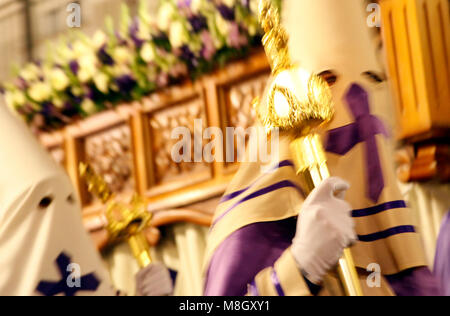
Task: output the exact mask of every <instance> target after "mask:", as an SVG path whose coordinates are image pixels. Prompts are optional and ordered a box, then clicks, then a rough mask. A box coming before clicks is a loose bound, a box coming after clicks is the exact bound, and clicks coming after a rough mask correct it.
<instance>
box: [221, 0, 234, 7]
mask: <svg viewBox="0 0 450 316" xmlns="http://www.w3.org/2000/svg"><path fill="white" fill-rule="evenodd" d="M222 2H223V3H224V4H225V5H226V6H227V7H229V8H232V7H234V5H235V4H236V0H222Z"/></svg>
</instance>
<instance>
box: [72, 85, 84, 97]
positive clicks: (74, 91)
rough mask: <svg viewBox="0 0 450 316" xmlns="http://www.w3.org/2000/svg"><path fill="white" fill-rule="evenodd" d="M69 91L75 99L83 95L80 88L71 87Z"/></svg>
mask: <svg viewBox="0 0 450 316" xmlns="http://www.w3.org/2000/svg"><path fill="white" fill-rule="evenodd" d="M70 91H71V92H72V94H73V95H74V96H76V97H79V96H81V95H82V94H83V89H81V88H80V87H72V89H70Z"/></svg>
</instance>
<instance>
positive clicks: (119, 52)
mask: <svg viewBox="0 0 450 316" xmlns="http://www.w3.org/2000/svg"><path fill="white" fill-rule="evenodd" d="M113 56H114V60H115V61H116V62H117V63H118V64H127V63H131V60H132V59H133V56H132V54H131V52H130V51H129V49H128V48H126V47H117V48H116V49H115V50H114V53H113Z"/></svg>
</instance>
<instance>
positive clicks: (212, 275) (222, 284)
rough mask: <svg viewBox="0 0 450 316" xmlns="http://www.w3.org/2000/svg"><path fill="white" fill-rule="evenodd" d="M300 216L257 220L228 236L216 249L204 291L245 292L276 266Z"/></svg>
mask: <svg viewBox="0 0 450 316" xmlns="http://www.w3.org/2000/svg"><path fill="white" fill-rule="evenodd" d="M296 225H297V220H296V219H295V218H290V219H287V220H284V221H278V222H269V223H256V224H252V225H249V226H246V227H244V228H242V229H240V230H238V231H236V232H234V233H233V234H232V235H231V236H229V237H228V238H227V239H226V240H225V241H224V242H223V243H222V244H221V245H220V246H219V247H218V248H217V250H216V252H215V253H214V256H213V258H212V259H211V262H210V266H209V269H208V273H207V276H206V287H205V295H207V296H244V295H245V294H246V293H247V285H249V284H251V283H252V282H253V279H254V278H255V276H256V275H257V274H258V273H259V272H260V271H261V270H264V269H265V268H268V267H270V266H273V265H274V263H275V262H276V261H277V259H278V258H280V257H281V255H282V254H283V252H284V251H285V250H286V249H287V248H288V247H289V246H290V245H291V243H292V239H293V238H294V236H295V230H296Z"/></svg>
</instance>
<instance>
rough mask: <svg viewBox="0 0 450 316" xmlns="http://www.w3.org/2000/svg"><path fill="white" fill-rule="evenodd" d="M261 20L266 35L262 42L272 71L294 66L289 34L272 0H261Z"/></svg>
mask: <svg viewBox="0 0 450 316" xmlns="http://www.w3.org/2000/svg"><path fill="white" fill-rule="evenodd" d="M259 20H260V23H261V27H262V28H263V30H264V32H265V35H264V36H263V39H262V43H263V45H264V50H265V51H266V55H267V57H268V59H269V63H270V66H271V68H272V73H273V74H277V73H279V72H281V71H283V70H285V69H288V68H290V67H291V66H292V63H291V58H290V55H289V47H288V43H289V36H288V34H287V32H286V29H285V28H284V27H283V26H282V25H281V22H280V13H279V12H278V9H277V8H276V7H274V6H273V4H272V2H271V1H270V0H260V2H259Z"/></svg>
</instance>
